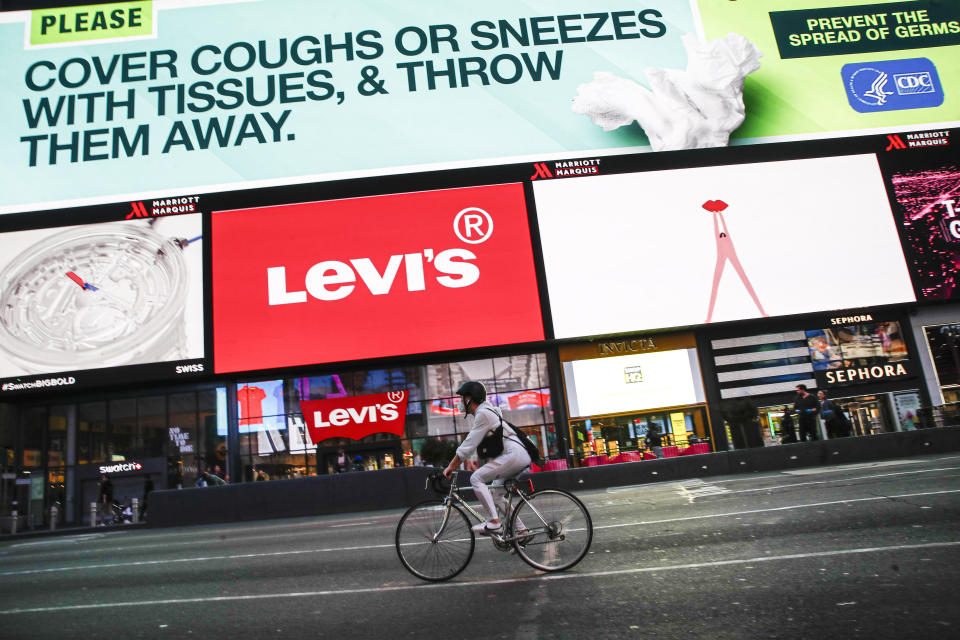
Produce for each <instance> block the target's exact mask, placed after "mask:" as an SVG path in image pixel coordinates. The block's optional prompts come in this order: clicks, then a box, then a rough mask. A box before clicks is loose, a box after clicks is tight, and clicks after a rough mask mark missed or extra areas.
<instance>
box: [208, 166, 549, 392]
mask: <svg viewBox="0 0 960 640" xmlns="http://www.w3.org/2000/svg"><path fill="white" fill-rule="evenodd" d="M212 232H213V233H212V236H213V243H212V254H213V269H212V274H213V342H214V369H215V371H216V372H217V373H225V372H233V371H249V370H255V369H270V368H275V367H288V366H297V365H304V364H318V363H326V362H341V361H345V360H357V359H364V358H376V357H384V356H397V355H407V354H414V353H425V352H431V351H446V350H452V349H464V348H470V347H482V346H494V345H500V344H513V343H520V342H531V341H535V340H542V339H543V322H542V319H541V315H540V300H539V295H538V292H537V284H536V274H535V271H534V264H533V252H532V249H531V246H530V232H529V228H528V223H527V213H526V204H525V200H524V195H523V187H522V185H520V184H505V185H494V186H485V187H470V188H463V189H447V190H443V191H427V192H419V193H405V194H397V195H387V196H372V197H364V198H350V199H344V200H332V201H326V202H310V203H303V204H292V205H280V206H274V207H261V208H254V209H240V210H234V211H217V212H214V213H213V214H212Z"/></svg>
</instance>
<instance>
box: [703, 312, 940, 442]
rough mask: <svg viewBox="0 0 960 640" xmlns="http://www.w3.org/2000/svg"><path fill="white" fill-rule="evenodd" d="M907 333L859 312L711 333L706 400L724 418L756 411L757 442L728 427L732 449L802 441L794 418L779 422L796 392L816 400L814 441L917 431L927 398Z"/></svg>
mask: <svg viewBox="0 0 960 640" xmlns="http://www.w3.org/2000/svg"><path fill="white" fill-rule="evenodd" d="M908 326H909V325H908V323H907V321H906V317H905V315H904V314H903V312H902V311H898V310H883V309H880V310H870V309H868V310H863V309H860V310H855V311H850V312H845V313H833V314H829V315H825V314H818V315H816V316H807V317H806V318H804V319H801V320H797V321H793V322H790V323H789V324H788V323H784V322H783V321H779V322H777V321H767V322H758V323H752V324H751V327H752V328H755V329H756V330H757V331H756V333H754V332H751V333H749V334H740V335H735V336H731V335H729V333H732V332H727V333H726V335H724V334H721V333H719V332H717V333H713V334H711V335H710V338H709V340H708V343H709V345H710V352H711V353H710V363H709V364H710V368H711V369H712V370H713V372H714V376H713V378H714V379H715V380H716V385H710V387H709V389H708V397H710V399H711V404H712V405H713V403H714V402H715V403H716V406H717V407H718V408H719V409H720V411H721V413H722V412H724V411H725V410H730V409H731V408H732V407H735V406H737V405H738V404H739V405H740V406H744V405H745V404H752V405H753V406H755V407H756V410H757V412H758V414H759V426H760V433H759V434H755V433H750V432H747V433H738V432H737V427H736V426H734V425H729V424H728V426H727V431H728V432H729V433H730V439H731V442H732V444H733V446H734V447H735V448H738V447H740V446H755V445H756V444H758V443H760V442H762V444H763V445H767V446H769V445H775V444H781V443H788V442H791V441H794V439H793V438H794V436H797V437H799V430H798V424H797V422H798V421H799V418H797V417H796V416H792V417H791V418H790V420H789V421H788V422H787V423H786V424H785V422H784V410H785V409H787V408H793V407H794V405H795V403H796V401H797V395H798V392H797V387H798V385H805V386H806V387H807V389H808V391H809V393H811V394H812V395H813V396H814V397H815V398H817V401H818V402H817V407H818V410H817V418H816V424H815V425H814V429H815V433H816V434H817V437H818V439H826V438H831V437H841V436H845V435H851V436H861V435H872V434H876V433H886V432H892V431H902V430H909V429H914V428H917V421H918V418H919V411H920V406H921V404H922V402H923V397H924V393H925V390H924V388H923V380H922V376H921V369H920V364H919V362H918V358H917V356H916V351H917V350H916V347H915V346H914V344H915V343H914V342H913V339H912V336H911V335H910V334H909V332H908V331H905V329H904V328H905V327H908ZM763 329H766V331H763ZM721 335H723V337H720V336H721ZM714 397H715V398H716V399H715V400H714ZM825 399H830V400H831V401H832V402H833V403H835V405H836V406H837V409H838V411H839V413H837V414H836V417H835V418H834V417H833V416H831V415H830V411H829V407H828V411H827V412H826V413H827V415H826V417H827V419H826V420H825V419H824V412H823V411H822V406H823V401H824V400H825ZM787 425H790V426H787ZM731 426H733V431H730V429H731Z"/></svg>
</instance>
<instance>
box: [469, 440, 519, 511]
mask: <svg viewBox="0 0 960 640" xmlns="http://www.w3.org/2000/svg"><path fill="white" fill-rule="evenodd" d="M529 466H530V456H529V455H528V454H527V450H526V449H524V448H523V447H522V446H520V445H519V444H516V443H514V442H511V441H509V440H508V441H507V442H506V444H505V445H504V448H503V453H502V454H500V455H499V456H498V457H496V458H494V459H493V460H491V461H490V462H488V463H487V464H485V465H483V466H482V467H480V468H479V469H477V470H476V471H474V472H473V475H472V476H471V477H470V485H471V486H472V487H473V492H474V493H475V494H477V499H478V500H480V504H482V505H483V508H484V509H486V510H487V514H488V516H489V517H488V520H493V519H498V520H499V518H500V516H498V515H497V505H496V502H494V500H493V494H492V493H490V487H488V486H487V483H489V482H493V481H494V480H506V479H508V478H515V477H517V476H518V475H520V473H521V472H523V470H524V469H526V468H527V467H529ZM500 501H501V503H502V507H503V508H504V509H505V508H506V501H505V495H504V496H503V497H501V498H500Z"/></svg>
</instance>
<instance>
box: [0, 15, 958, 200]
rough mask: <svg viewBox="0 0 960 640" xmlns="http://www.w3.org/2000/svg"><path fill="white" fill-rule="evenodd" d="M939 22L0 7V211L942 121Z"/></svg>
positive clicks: (948, 49)
mask: <svg viewBox="0 0 960 640" xmlns="http://www.w3.org/2000/svg"><path fill="white" fill-rule="evenodd" d="M824 5H826V6H824ZM958 32H960V6H958V5H957V4H956V3H945V2H936V1H935V0H916V1H910V2H891V3H868V2H863V0H845V1H835V0H834V1H826V0H819V1H815V0H807V1H798V0H762V1H761V0H739V1H738V2H729V1H723V2H721V1H718V0H709V1H708V0H699V1H697V0H645V1H644V2H642V3H640V4H639V5H638V6H632V7H625V6H624V5H623V3H618V2H612V1H611V0H591V1H589V2H586V1H572V0H571V1H565V2H560V3H554V4H551V5H544V6H538V5H531V4H529V3H517V2H508V1H507V0H491V1H490V2H486V3H469V2H462V1H461V2H445V3H405V4H403V6H402V7H401V6H398V5H397V4H396V3H393V2H389V1H388V0H358V1H356V2H350V3H348V4H343V5H338V6H329V5H328V4H326V3H317V2H314V1H312V0H270V1H269V2H266V1H254V2H250V1H241V0H236V1H229V0H205V1H204V2H197V3H190V2H182V1H179V0H170V1H165V0H154V1H152V2H151V1H150V0H139V1H132V2H126V3H117V4H116V5H115V6H114V5H111V7H110V10H109V11H108V10H107V9H105V8H103V6H102V5H90V6H86V7H83V6H80V7H72V8H61V9H40V10H35V11H19V12H7V13H0V59H2V60H3V61H4V64H3V65H0V98H2V99H0V121H2V122H3V123H4V128H3V134H2V136H0V170H2V172H3V174H4V175H5V176H6V177H7V178H8V180H7V182H6V183H5V188H4V189H3V193H2V195H0V213H12V212H19V211H38V210H48V209H53V208H62V207H72V206H81V205H90V204H98V203H104V202H117V201H121V200H127V201H138V200H145V199H150V198H159V197H169V196H180V195H188V194H195V193H212V192H220V191H224V190H232V189H241V188H244V189H246V188H256V187H267V186H276V185H286V184H302V183H309V182H316V181H321V180H323V181H326V180H338V179H344V178H357V177H366V176H383V175H389V174H398V173H408V172H414V171H423V170H434V169H449V168H461V167H476V166H484V165H498V164H504V163H511V162H529V161H543V160H550V159H561V158H569V157H576V156H584V155H589V156H597V155H611V154H619V153H623V152H625V151H627V152H635V151H649V150H665V149H690V148H700V147H713V146H725V145H727V144H728V143H733V144H750V143H754V142H764V141H781V140H786V139H800V138H809V137H818V138H819V137H833V136H841V135H849V134H850V133H851V132H862V131H881V130H882V131H888V130H906V129H908V128H916V127H918V126H922V125H927V124H930V123H938V124H939V125H940V126H949V125H948V123H953V126H955V125H956V124H958V123H960V105H958V104H957V102H956V101H951V100H950V99H949V96H950V95H952V94H953V95H955V94H956V90H957V86H958V82H960V68H958V66H957V65H956V64H951V62H952V61H953V60H955V59H956V57H957V55H958V51H960V47H958V43H960V40H958V38H960V35H958ZM37 185H43V188H42V189H37Z"/></svg>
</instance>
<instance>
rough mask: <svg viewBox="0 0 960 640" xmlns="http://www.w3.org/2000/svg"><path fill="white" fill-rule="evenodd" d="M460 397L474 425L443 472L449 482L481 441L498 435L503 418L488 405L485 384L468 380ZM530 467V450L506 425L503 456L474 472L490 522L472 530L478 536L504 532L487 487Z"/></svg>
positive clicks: (475, 486) (476, 490) (472, 481)
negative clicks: (497, 430) (496, 432)
mask: <svg viewBox="0 0 960 640" xmlns="http://www.w3.org/2000/svg"><path fill="white" fill-rule="evenodd" d="M457 395H458V396H460V399H461V401H462V402H463V412H464V414H465V415H466V416H467V423H468V424H470V423H471V421H472V424H470V433H468V434H467V437H466V438H465V439H464V441H463V442H462V443H461V444H460V446H459V447H457V453H456V455H454V456H453V460H451V461H450V464H448V465H447V468H446V469H444V470H443V475H444V477H446V478H449V477H450V475H451V474H452V473H453V472H454V471H455V470H456V469H457V468H459V467H460V464H461V463H462V462H463V461H464V460H466V459H468V458H469V457H470V456H472V455H473V454H474V453H475V452H476V450H477V446H478V445H479V444H480V441H481V440H483V439H484V437H486V435H487V434H489V433H490V432H492V431H495V430H496V429H497V428H498V427H499V426H500V424H501V420H502V418H503V414H501V412H500V409H499V408H498V407H495V406H493V405H492V404H490V403H489V402H487V390H486V389H485V388H484V386H483V385H482V384H481V383H479V382H476V381H474V380H468V381H467V382H464V383H463V384H461V385H460V388H459V389H457ZM528 466H530V456H529V454H527V450H526V449H525V448H524V446H523V445H522V444H521V443H520V441H519V440H518V439H517V438H516V433H515V432H514V430H513V429H511V428H510V427H509V426H508V425H507V424H506V423H503V453H501V454H500V455H499V456H497V457H496V458H493V459H491V460H488V461H487V463H486V464H484V465H483V466H482V467H480V468H479V469H477V470H476V471H474V472H473V476H471V478H470V484H471V485H472V486H473V491H474V493H475V494H476V496H477V498H478V499H479V500H480V503H481V504H482V505H483V507H484V509H486V510H487V514H488V516H489V518H488V520H487V521H486V522H481V523H480V524H477V525H474V526H473V527H472V529H473V530H474V531H475V532H477V533H481V534H484V535H491V534H495V533H500V532H501V531H502V530H503V525H502V524H501V523H500V516H499V514H498V513H497V506H496V503H495V502H494V500H493V494H491V493H490V487H488V486H487V483H488V482H492V481H493V480H497V479H502V480H506V479H509V478H515V477H517V476H518V475H520V473H521V472H523V470H524V469H526V468H527V467H528Z"/></svg>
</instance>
